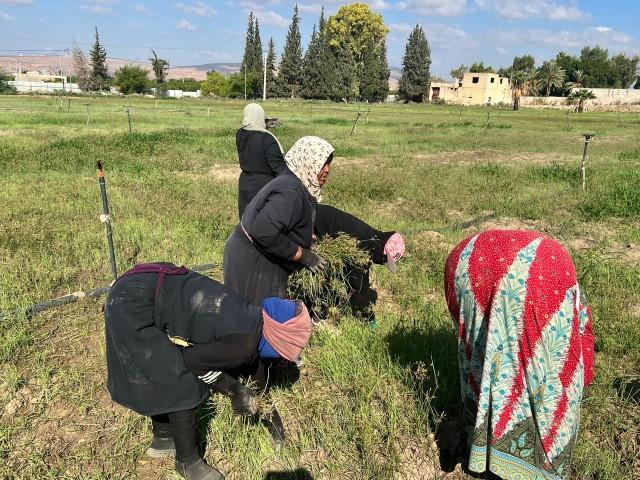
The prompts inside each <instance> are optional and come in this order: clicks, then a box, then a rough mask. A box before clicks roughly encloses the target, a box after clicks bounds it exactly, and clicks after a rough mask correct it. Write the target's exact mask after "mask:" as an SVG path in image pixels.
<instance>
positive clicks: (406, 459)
mask: <svg viewBox="0 0 640 480" xmlns="http://www.w3.org/2000/svg"><path fill="white" fill-rule="evenodd" d="M428 442H429V443H430V444H429V443H428ZM400 455H401V466H400V468H401V470H400V472H398V473H397V474H396V475H394V477H393V478H394V480H433V479H436V478H442V475H443V472H442V471H441V470H440V469H439V468H438V467H437V464H438V461H437V460H436V457H437V455H438V454H437V446H436V444H435V442H434V441H433V436H432V435H430V436H429V437H428V438H427V441H424V442H422V443H418V441H416V440H413V441H412V442H411V443H409V444H408V445H407V446H406V447H405V448H404V450H403V451H402V453H401V454H400Z"/></svg>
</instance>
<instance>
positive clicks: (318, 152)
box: [284, 137, 335, 202]
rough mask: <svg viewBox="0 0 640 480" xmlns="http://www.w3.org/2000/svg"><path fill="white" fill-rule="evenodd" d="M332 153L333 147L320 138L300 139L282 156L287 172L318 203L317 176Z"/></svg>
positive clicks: (319, 194) (319, 195)
mask: <svg viewBox="0 0 640 480" xmlns="http://www.w3.org/2000/svg"><path fill="white" fill-rule="evenodd" d="M334 151H335V149H334V148H333V146H332V145H331V144H330V143H329V142H327V141H326V140H323V139H322V138H320V137H302V138H300V139H299V140H298V141H297V142H296V143H294V144H293V147H291V149H289V151H288V152H287V154H286V155H285V156H284V161H285V162H286V163H287V167H289V170H291V171H292V172H293V174H294V175H295V176H296V177H298V178H299V179H300V181H301V182H302V184H303V185H304V186H305V187H306V189H307V190H308V191H309V193H310V194H311V195H312V196H314V197H315V199H316V200H317V201H318V202H320V201H321V200H322V195H321V193H320V191H321V187H320V184H319V183H318V174H319V173H320V170H322V167H323V166H324V164H325V163H327V160H328V159H329V155H331V154H332V153H333V152H334Z"/></svg>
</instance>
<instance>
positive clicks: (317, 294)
mask: <svg viewBox="0 0 640 480" xmlns="http://www.w3.org/2000/svg"><path fill="white" fill-rule="evenodd" d="M314 250H315V252H316V253H317V254H318V255H319V256H320V258H322V260H323V262H324V264H323V267H322V268H321V270H320V271H319V272H317V273H314V272H312V271H310V270H307V269H303V270H299V271H298V272H296V273H294V274H293V275H291V276H290V277H289V296H290V298H296V299H300V300H302V301H304V303H305V304H306V305H307V307H308V308H309V309H310V310H311V311H312V312H313V313H314V314H315V315H316V316H317V317H319V318H337V317H339V316H341V315H345V314H347V313H348V312H349V296H350V294H351V288H350V287H349V284H348V281H347V279H348V276H349V273H350V272H351V271H352V270H353V269H357V268H366V266H367V265H368V264H369V262H370V261H371V258H370V257H369V254H368V253H367V252H366V251H364V250H362V249H361V248H360V247H359V246H358V241H357V240H356V239H355V238H353V237H350V236H349V235H345V234H340V235H337V236H335V237H330V236H324V237H322V238H320V239H318V241H317V242H316V244H315V246H314Z"/></svg>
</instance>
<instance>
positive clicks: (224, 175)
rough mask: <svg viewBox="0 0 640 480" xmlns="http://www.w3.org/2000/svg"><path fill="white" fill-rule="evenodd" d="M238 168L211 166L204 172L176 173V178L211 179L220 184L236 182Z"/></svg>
mask: <svg viewBox="0 0 640 480" xmlns="http://www.w3.org/2000/svg"><path fill="white" fill-rule="evenodd" d="M240 171H241V170H240V167H239V166H238V165H219V164H213V165H212V166H211V168H210V169H209V170H207V171H204V172H177V173H176V176H178V177H182V178H191V179H194V180H195V179H197V180H203V179H207V178H212V179H213V180H217V181H220V182H237V181H238V177H239V176H240Z"/></svg>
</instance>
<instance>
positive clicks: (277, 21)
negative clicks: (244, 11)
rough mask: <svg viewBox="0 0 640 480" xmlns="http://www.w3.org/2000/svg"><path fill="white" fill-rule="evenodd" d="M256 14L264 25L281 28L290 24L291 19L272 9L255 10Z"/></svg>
mask: <svg viewBox="0 0 640 480" xmlns="http://www.w3.org/2000/svg"><path fill="white" fill-rule="evenodd" d="M255 15H256V17H258V20H259V21H260V24H262V25H271V26H274V27H280V28H287V27H288V26H289V20H287V19H286V18H284V17H283V16H282V15H278V14H277V13H276V12H272V11H271V10H258V11H256V12H255Z"/></svg>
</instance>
